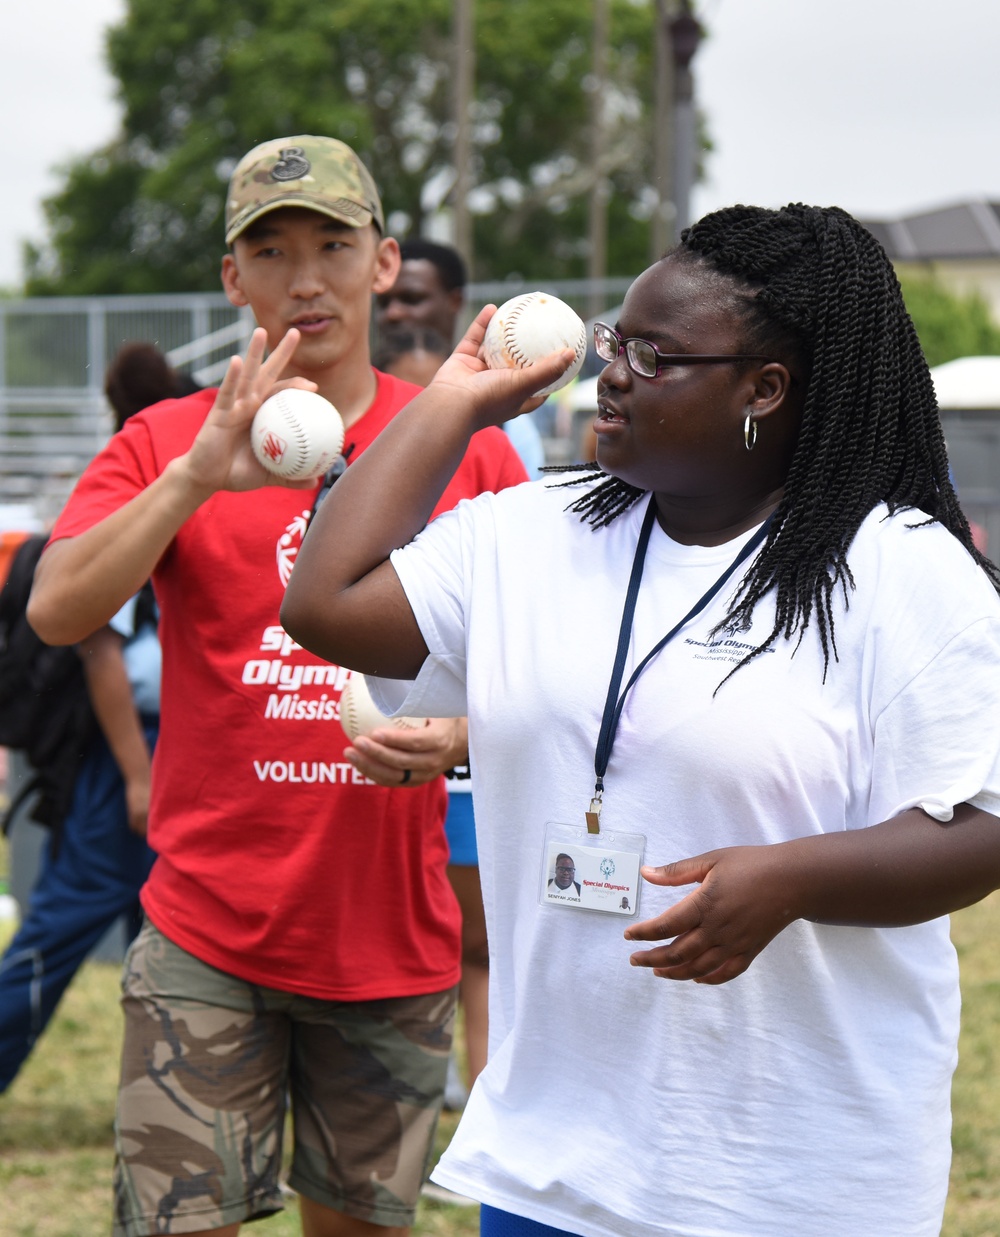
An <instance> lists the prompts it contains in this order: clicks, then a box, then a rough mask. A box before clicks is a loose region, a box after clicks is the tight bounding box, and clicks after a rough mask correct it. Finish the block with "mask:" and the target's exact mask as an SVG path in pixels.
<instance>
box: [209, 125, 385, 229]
mask: <svg viewBox="0 0 1000 1237" xmlns="http://www.w3.org/2000/svg"><path fill="white" fill-rule="evenodd" d="M279 206H305V207H307V208H308V209H309V210H317V211H319V212H320V213H321V214H323V215H329V216H330V218H331V219H336V220H337V221H338V222H339V223H346V224H347V225H348V226H349V227H352V228H364V227H367V226H368V224H370V223H374V224H375V225H376V227H377V228H378V230H379V231H380V232H383V233H384V232H385V220H384V219H383V217H382V203H381V202H380V201H379V196H378V190H377V189H376V188H375V181H374V180H373V179H372V175H371V173H370V172H369V171H368V169H367V168H366V167H365V165H364V164H363V163H362V162H361V160H360V159H359V158H358V156H357V155H356V154H355V153H354V151H353V150H351V148H350V146H347V145H345V144H344V143H343V142H338V141H337V139H336V138H333V137H313V136H312V135H311V134H308V133H305V134H301V135H300V136H298V137H278V138H275V139H274V140H273V141H270V142H262V143H261V144H260V145H259V146H255V147H254V148H253V150H251V151H249V152H248V153H247V154H245V155H244V156H243V158H242V159H241V160H240V161H239V163H238V164H237V165H236V170H235V171H234V172H233V174H232V176H231V177H230V179H229V192H228V194H227V196H226V244H227V245H231V244H232V243H233V241H234V240H235V239H236V238H237V236H239V234H240V233H241V232H242V231H243V230H244V229H245V228H246V227H248V226H249V225H250V224H251V223H253V221H254V220H255V219H259V218H260V217H261V215H266V214H267V212H268V211H271V210H276V209H277V208H278V207H279Z"/></svg>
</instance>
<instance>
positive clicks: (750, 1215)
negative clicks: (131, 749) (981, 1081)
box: [282, 203, 1000, 1237]
mask: <svg viewBox="0 0 1000 1237" xmlns="http://www.w3.org/2000/svg"><path fill="white" fill-rule="evenodd" d="M491 312H492V307H487V308H486V309H485V310H484V311H483V312H482V313H481V314H480V315H479V316H478V317H477V318H476V320H475V321H474V323H473V324H472V326H471V327H470V329H469V331H468V333H467V334H466V336H465V338H464V340H463V341H462V342H461V344H460V345H459V347H458V348H457V350H456V351H455V353H453V355H452V356H451V357H450V358H449V360H448V361H447V362H446V363H445V364H444V366H442V368H441V370H439V372H438V374H437V376H436V377H435V379H434V381H433V382H432V383H431V384H430V386H429V387H428V388H427V389H426V390H425V391H424V392H423V394H422V395H420V396H418V397H417V399H415V400H414V401H413V403H412V404H411V405H410V407H409V409H408V410H407V414H406V416H405V417H404V418H400V419H399V421H398V422H396V423H395V424H394V425H393V426H391V427H390V429H389V431H388V432H387V433H386V434H385V435H384V436H383V438H382V440H381V441H380V442H379V443H378V444H376V449H375V450H373V451H372V452H371V453H370V454H369V455H367V456H366V458H365V459H363V460H362V461H361V463H360V466H359V468H358V469H357V470H356V472H355V474H354V475H351V473H349V474H348V476H347V478H346V484H345V485H344V487H343V489H340V488H339V487H338V488H336V489H335V490H334V491H333V493H332V495H331V498H330V502H329V503H328V504H327V505H326V506H325V507H324V508H323V510H321V511H320V513H319V517H318V518H317V521H316V523H315V525H314V527H313V528H312V530H311V531H310V534H309V538H308V540H307V542H306V545H305V546H304V549H303V552H302V554H301V555H300V557H299V561H298V562H297V563H296V567H295V571H294V572H293V574H292V579H291V581H290V583H289V587H288V589H287V592H286V595H285V603H284V607H283V609H282V617H283V622H284V623H285V626H286V628H287V630H288V631H289V632H291V633H292V635H293V636H294V637H295V638H296V639H297V640H299V641H300V642H301V643H303V644H304V645H306V646H307V647H309V648H311V649H313V651H314V653H316V654H317V655H319V656H324V657H335V658H337V659H339V660H341V661H343V662H344V663H346V664H348V665H350V666H351V667H352V668H354V669H355V670H357V671H360V672H362V673H365V674H367V675H369V676H370V677H369V684H370V686H371V690H372V695H373V698H374V699H375V701H376V703H377V704H378V706H379V707H380V708H382V709H383V710H384V711H386V712H387V713H391V712H393V711H395V710H398V711H399V712H401V713H404V714H406V715H410V716H412V715H414V714H427V715H431V714H434V713H436V712H449V711H460V710H461V711H464V712H465V713H466V714H467V715H468V723H469V743H470V758H471V763H472V769H473V774H474V777H475V782H476V812H477V825H478V832H479V842H480V862H481V869H482V873H483V888H484V891H485V892H486V908H487V924H488V929H489V934H490V996H491V1001H490V1049H491V1050H490V1058H489V1062H488V1064H487V1066H486V1069H485V1070H484V1071H483V1074H482V1075H481V1076H480V1078H479V1080H478V1082H477V1084H476V1087H475V1089H474V1090H473V1092H472V1095H471V1096H470V1099H469V1103H468V1105H467V1107H466V1110H465V1112H464V1113H463V1116H462V1120H461V1122H460V1124H459V1127H458V1130H457V1132H456V1134H455V1136H454V1138H453V1139H452V1141H451V1143H450V1144H449V1147H448V1149H447V1150H446V1151H445V1153H444V1156H443V1157H442V1159H441V1161H440V1163H439V1164H438V1166H437V1167H436V1169H435V1170H434V1173H433V1174H432V1180H433V1181H435V1182H436V1183H439V1184H441V1185H444V1186H446V1187H448V1188H450V1189H453V1190H457V1191H460V1192H462V1193H463V1194H466V1195H468V1196H470V1197H472V1198H478V1199H479V1200H480V1201H481V1202H482V1204H483V1206H482V1208H481V1218H480V1222H481V1230H482V1234H483V1237H498V1235H500V1234H502V1235H503V1237H542V1235H545V1237H550V1235H551V1234H553V1233H558V1234H566V1233H569V1234H574V1235H577V1237H579V1235H582V1237H611V1235H617V1234H628V1235H629V1237H681V1235H682V1234H683V1235H684V1237H693V1235H694V1234H707V1233H711V1234H713V1235H714V1237H830V1235H831V1234H848V1233H849V1234H851V1237H937V1235H938V1234H939V1233H940V1230H941V1223H942V1218H943V1212H944V1204H945V1198H946V1195H947V1189H948V1176H949V1164H950V1158H951V1115H950V1110H949V1101H950V1092H951V1081H952V1074H953V1071H954V1068H955V1063H956V1059H957V1051H958V1031H959V1014H960V1003H961V1002H960V992H959V973H958V961H957V958H956V955H955V949H954V947H953V945H952V943H951V940H950V937H949V921H948V916H949V913H950V912H951V911H954V910H957V909H959V908H961V907H964V906H968V905H970V904H971V903H973V902H976V901H978V900H979V899H981V898H983V897H985V896H986V895H987V894H988V893H990V892H991V891H993V890H995V889H997V888H998V887H1000V598H998V595H997V594H998V589H1000V570H998V568H997V567H996V566H995V565H994V564H992V563H990V562H989V561H988V560H987V559H985V558H984V557H983V556H982V555H981V554H980V553H979V552H978V550H977V549H976V547H975V544H974V542H973V539H972V535H971V531H970V529H969V525H968V522H967V521H966V519H965V516H964V515H963V513H962V510H961V507H960V505H959V502H958V498H957V496H956V494H955V490H954V487H953V486H952V484H951V481H950V480H949V476H948V459H947V452H946V449H945V443H944V437H943V434H942V430H941V422H940V417H939V415H938V410H937V404H936V401H935V396H934V387H933V384H932V381H931V377H930V373H929V371H928V368H927V363H926V361H925V359H924V356H923V353H922V351H921V349H920V345H919V342H918V340H917V335H916V331H915V330H914V327H913V323H912V321H911V320H910V318H909V316H908V314H907V312H906V308H905V305H904V303H903V299H902V295H901V292H900V288H899V283H898V281H897V279H896V276H895V273H894V271H893V268H892V265H891V263H890V262H889V260H888V258H887V256H886V254H885V252H884V250H883V249H882V248H881V246H880V245H879V244H878V242H877V240H876V239H875V238H874V237H873V236H872V235H871V233H869V232H868V231H867V230H866V229H865V228H864V227H863V226H862V225H861V224H860V223H858V221H857V220H855V219H853V218H852V217H851V216H850V215H848V214H847V213H846V212H845V211H842V210H839V209H837V208H834V207H817V206H808V205H803V204H801V203H799V204H792V205H789V206H786V207H784V208H782V209H780V210H766V209H763V208H758V207H753V206H734V207H731V208H727V209H724V210H720V211H716V212H714V213H712V214H710V215H707V216H706V217H705V218H703V219H701V220H700V221H699V222H698V223H696V224H694V225H693V226H692V227H690V228H688V229H686V230H685V232H684V233H683V235H682V238H681V242H680V244H679V245H678V246H677V247H676V248H675V249H673V250H672V251H670V252H669V253H668V254H667V255H666V256H665V257H664V258H662V259H661V260H660V261H658V262H656V263H654V264H653V265H652V266H651V267H650V268H649V269H648V270H646V271H645V272H644V273H643V274H641V275H640V276H639V277H638V279H636V280H635V281H634V283H633V284H632V286H631V288H630V289H629V291H628V294H627V295H626V297H625V301H624V304H623V306H622V308H621V310H620V313H619V316H618V320H617V322H615V323H613V324H608V323H604V324H598V325H597V326H596V327H595V346H596V349H597V351H598V354H599V355H600V356H601V357H602V358H603V359H604V361H605V362H606V364H605V368H604V370H603V371H602V373H601V375H600V379H599V387H598V413H597V419H596V430H597V438H598V448H597V456H598V464H599V466H600V467H599V469H584V470H579V469H576V470H574V471H568V472H566V473H564V474H563V475H562V476H561V477H560V478H554V479H553V480H552V481H545V482H541V483H537V484H533V485H522V486H517V487H514V488H513V489H511V490H508V491H505V492H504V493H503V494H498V495H495V496H494V495H487V496H483V497H480V498H477V499H474V500H473V501H472V502H469V503H463V504H462V505H461V507H459V508H457V509H456V510H455V511H453V512H449V513H448V514H447V515H446V516H445V517H443V518H442V519H440V520H436V521H434V522H433V523H431V524H426V521H425V518H424V513H425V512H426V511H427V510H428V508H429V507H431V505H432V504H433V503H434V501H435V497H436V495H437V494H438V493H439V492H440V489H441V487H442V486H443V485H444V484H445V482H446V480H447V478H448V476H449V474H450V470H451V467H452V461H454V460H457V459H459V458H461V453H462V449H463V446H464V444H465V443H466V442H467V441H468V439H469V436H470V434H472V433H473V432H474V431H477V430H479V429H480V427H482V426H484V425H496V424H499V423H500V422H502V421H503V420H504V419H506V418H508V417H510V416H511V415H512V414H513V413H514V412H515V410H517V409H518V408H519V407H520V405H521V402H522V401H523V400H524V399H525V397H526V396H527V395H529V393H530V392H532V391H534V390H538V389H539V387H540V386H542V385H544V384H546V383H548V382H551V381H552V380H553V379H554V378H555V377H556V376H557V375H558V374H559V373H561V372H564V371H565V369H566V367H567V365H568V364H569V362H570V360H571V356H572V354H571V353H570V352H568V351H566V352H562V353H558V354H554V355H553V356H550V357H549V358H547V359H544V360H542V361H539V362H538V363H536V364H535V365H534V366H532V367H530V368H528V369H526V370H524V371H518V370H504V371H492V370H488V369H487V368H486V367H485V365H484V364H483V362H482V360H481V359H480V358H479V355H478V352H479V348H480V345H481V342H482V339H483V335H484V333H485V331H486V328H487V324H488V321H489V317H490V314H491ZM397 547H398V548H397ZM616 650H617V652H616ZM379 676H384V677H379ZM584 848H589V850H590V856H591V861H592V862H594V863H599V865H600V871H601V872H602V874H604V876H605V880H606V881H607V882H608V884H610V886H611V889H612V890H614V891H615V892H616V893H619V892H620V894H621V895H622V896H625V897H628V898H629V899H630V904H631V905H632V906H633V908H635V907H636V903H635V899H634V897H633V896H632V895H633V894H634V895H636V896H637V897H638V898H639V899H640V901H639V903H638V907H637V914H636V916H635V917H634V918H633V917H632V916H629V915H628V914H627V911H626V908H624V907H621V906H620V899H619V897H618V896H612V897H609V899H608V900H607V902H606V903H604V904H603V906H604V913H602V912H601V911H600V910H588V909H586V908H585V907H584V905H583V904H582V903H581V904H580V905H575V904H571V903H569V902H561V901H552V900H551V899H546V897H545V896H544V893H543V892H542V891H543V890H544V881H545V879H546V876H547V874H548V870H549V857H550V856H551V855H552V854H554V853H556V852H558V851H559V850H561V849H565V850H566V851H568V852H570V853H572V854H573V855H574V856H575V858H576V862H577V864H578V865H579V864H580V856H581V852H582V849H584ZM584 890H585V891H586V886H584ZM609 892H610V891H609ZM595 905H596V904H595ZM566 975H572V977H573V992H572V993H571V994H568V995H567V994H565V993H564V991H563V979H564V977H565V976H566ZM567 1079H573V1080H575V1081H576V1082H577V1083H578V1084H579V1083H580V1080H584V1079H585V1080H586V1102H585V1103H583V1104H576V1105H575V1106H573V1108H572V1115H571V1119H569V1120H567V1111H568V1109H567V1091H566V1080H567ZM578 1092H579V1085H578V1088H577V1093H578Z"/></svg>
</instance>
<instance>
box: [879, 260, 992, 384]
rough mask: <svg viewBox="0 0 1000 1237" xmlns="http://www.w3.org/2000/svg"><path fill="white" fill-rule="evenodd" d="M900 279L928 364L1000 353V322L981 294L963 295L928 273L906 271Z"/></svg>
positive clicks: (907, 306)
mask: <svg viewBox="0 0 1000 1237" xmlns="http://www.w3.org/2000/svg"><path fill="white" fill-rule="evenodd" d="M899 283H900V287H901V288H902V289H903V299H904V300H905V302H906V308H907V309H908V310H909V311H910V317H911V318H912V319H913V325H914V326H915V327H916V328H917V335H918V337H919V339H920V346H921V347H922V348H923V350H924V356H926V358H927V364H928V365H941V364H943V363H944V362H945V361H953V360H955V358H956V357H961V356H997V355H1000V326H998V325H997V324H996V322H995V321H994V320H993V318H992V316H991V314H990V310H989V306H988V305H987V304H986V302H985V301H984V300H983V298H982V297H981V296H979V295H978V294H976V293H972V294H971V295H968V296H959V295H957V294H956V293H954V292H951V291H949V290H948V289H947V288H946V287H945V286H944V285H943V284H942V283H941V282H940V280H937V279H934V278H932V277H931V276H927V275H914V274H905V273H904V274H901V275H900V277H899Z"/></svg>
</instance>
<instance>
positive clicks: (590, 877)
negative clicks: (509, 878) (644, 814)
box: [542, 830, 642, 916]
mask: <svg viewBox="0 0 1000 1237" xmlns="http://www.w3.org/2000/svg"><path fill="white" fill-rule="evenodd" d="M560 832H561V833H562V834H563V836H553V832H552V831H551V830H550V831H549V833H548V834H547V836H546V839H545V850H544V855H543V860H542V869H543V872H542V879H543V884H542V902H543V903H545V904H546V905H549V906H561V907H566V908H569V909H577V910H591V911H604V912H605V913H607V914H612V915H626V916H631V915H634V914H635V913H636V910H637V909H638V890H639V865H640V864H641V863H642V853H641V847H636V846H634V845H629V843H626V844H625V845H626V848H625V849H622V848H621V846H620V845H618V844H616V843H618V839H615V838H612V837H610V836H609V837H608V838H607V839H606V840H605V841H603V842H602V841H599V840H598V839H597V838H589V837H587V834H586V832H585V831H583V830H580V831H575V830H574V833H576V837H573V836H566V834H568V833H569V831H568V830H562V831H560ZM595 843H597V844H596V845H595Z"/></svg>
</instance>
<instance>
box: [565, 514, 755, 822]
mask: <svg viewBox="0 0 1000 1237" xmlns="http://www.w3.org/2000/svg"><path fill="white" fill-rule="evenodd" d="M655 519H656V497H655V495H652V494H651V495H650V498H649V506H648V507H647V509H646V515H645V518H644V519H643V521H642V530H641V532H640V533H639V543H638V545H637V546H636V547H635V558H634V559H633V560H632V574H631V576H630V577H629V582H628V591H627V592H626V594H625V608H624V610H623V611H622V623H621V628H620V630H619V632H618V651H617V653H616V654H615V664H614V669H613V670H612V671H611V683H610V684H609V686H608V698H607V700H606V701H605V702H604V716H603V718H602V719H601V731H600V734H599V735H598V737H597V750H596V752H595V754H594V772H595V773H596V774H597V781H596V783H595V785H594V798H593V800H592V801H591V804H590V811H589V812H588V813H587V829H588V830H589V832H591V833H599V832H600V827H599V817H600V814H601V800H602V798H603V795H604V774H605V773H606V772H607V769H608V761H609V760H610V759H611V749H612V747H613V746H614V742H615V734H616V733H617V730H618V720H619V718H620V717H621V715H622V709H623V708H624V707H625V698H626V697H627V696H628V694H629V692H630V691H631V690H632V686H633V684H634V683H635V681H636V679H638V677H639V675H640V674H642V672H643V670H645V669H646V667H647V666H648V665H649V663H650V662H651V661H652V659H653V658H654V657H655V656H656V654H657V653H659V651H660V649H662V648H664V647H665V646H666V645H667V644H669V643H670V641H671V640H672V639H673V638H674V636H676V635H677V633H678V632H679V631H680V629H681V628H682V627H683V626H684V625H685V624H686V623H689V622H690V621H691V620H692V619H693V618H694V617H695V616H696V615H698V614H700V613H701V612H702V610H704V609H705V607H706V606H707V605H708V603H709V602H710V601H711V600H712V598H713V597H714V596H715V595H716V593H718V591H719V590H720V589H721V588H722V586H723V585H724V584H725V583H726V581H727V580H728V579H729V577H730V576H731V575H732V574H733V572H734V571H735V570H736V568H737V567H739V565H740V564H741V563H744V562H746V560H747V559H748V558H749V557H750V555H751V554H753V552H754V551H755V550H756V549H757V547H758V546H759V545H760V544H761V542H762V541H763V540H764V538H765V537H766V536H767V531H768V528H769V527H770V524H771V517H770V516H768V518H767V519H766V520H765V521H764V523H763V524H762V525H761V526H760V528H758V529H757V531H756V532H755V533H754V535H753V536H752V537H751V538H750V540H749V541H748V542H747V543H746V545H745V546H743V548H742V549H741V550H740V552H739V554H737V555H736V557H735V558H734V559H733V561H732V562H731V563H730V564H729V566H728V567H727V568H726V569H725V571H724V572H723V573H722V575H721V576H719V578H718V579H717V580H716V581H715V583H714V584H713V585H712V586H711V588H710V589H709V590H708V592H706V593H704V594H703V595H702V596H701V597H700V598H699V599H698V600H697V601H696V602H695V603H694V605H693V606H692V607H691V609H690V610H688V612H687V614H685V615H684V617H683V618H682V619H681V621H680V622H679V623H678V624H677V625H676V626H675V627H672V628H671V629H670V631H668V632H667V634H666V635H665V636H664V637H663V639H662V640H660V641H659V643H657V644H656V645H655V646H654V647H653V648H651V649H650V651H649V652H648V653H647V654H646V656H645V657H644V658H643V659H642V661H641V662H640V663H639V664H638V666H636V668H635V670H634V671H633V672H632V677H631V678H630V679H629V681H628V682H627V683H626V684H625V690H624V691H623V692H622V693H621V695H620V696H619V694H618V689H619V687H620V686H621V681H622V676H623V674H624V673H625V660H626V658H627V657H628V646H629V642H630V640H631V638H632V622H633V619H634V618H635V603H636V600H637V598H638V596H639V582H640V581H641V580H642V569H643V566H644V564H645V561H646V548H647V546H648V545H649V537H650V534H651V533H652V531H653V522H654V520H655Z"/></svg>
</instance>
